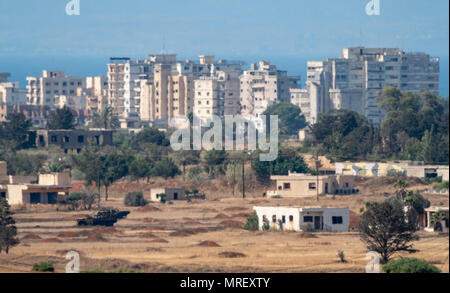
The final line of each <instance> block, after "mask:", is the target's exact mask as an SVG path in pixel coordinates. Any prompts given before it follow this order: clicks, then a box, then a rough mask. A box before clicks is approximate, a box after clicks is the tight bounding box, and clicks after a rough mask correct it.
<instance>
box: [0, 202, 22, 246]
mask: <svg viewBox="0 0 450 293" xmlns="http://www.w3.org/2000/svg"><path fill="white" fill-rule="evenodd" d="M13 215H14V213H13V212H11V211H10V206H9V204H8V202H7V201H6V199H4V198H0V254H1V253H2V252H3V251H5V252H6V254H8V252H9V249H10V248H11V247H14V246H16V245H17V244H19V239H18V238H17V227H16V226H15V224H16V221H15V220H14V218H13V217H12V216H13Z"/></svg>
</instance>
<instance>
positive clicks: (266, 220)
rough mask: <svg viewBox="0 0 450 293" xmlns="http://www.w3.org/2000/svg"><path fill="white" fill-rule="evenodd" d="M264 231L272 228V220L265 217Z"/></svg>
mask: <svg viewBox="0 0 450 293" xmlns="http://www.w3.org/2000/svg"><path fill="white" fill-rule="evenodd" d="M262 229H263V231H269V230H270V222H269V220H268V219H267V218H264V219H263V226H262Z"/></svg>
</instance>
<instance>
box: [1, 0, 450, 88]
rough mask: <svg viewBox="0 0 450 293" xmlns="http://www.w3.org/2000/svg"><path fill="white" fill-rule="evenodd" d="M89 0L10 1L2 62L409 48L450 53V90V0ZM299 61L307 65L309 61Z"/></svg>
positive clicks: (291, 56)
mask: <svg viewBox="0 0 450 293" xmlns="http://www.w3.org/2000/svg"><path fill="white" fill-rule="evenodd" d="M79 1H80V8H81V9H80V15H79V16H68V15H67V14H66V11H65V7H66V4H67V3H68V2H69V0H39V1H30V0H0V15H2V17H1V18H0V71H5V70H4V69H3V68H2V63H3V67H6V68H11V66H12V65H13V64H12V63H14V64H16V65H17V66H18V67H20V68H24V67H26V66H25V65H23V64H17V62H20V60H21V58H20V57H24V58H25V59H23V60H29V59H39V58H44V59H45V58H56V59H57V60H69V61H70V58H73V59H74V60H81V59H82V58H83V57H85V58H86V60H90V59H89V58H91V59H92V58H107V57H110V56H128V57H132V58H143V57H145V56H147V55H148V54H149V53H162V52H163V50H164V52H165V53H177V54H178V56H179V59H181V58H191V59H194V58H195V59H196V58H197V56H198V55H200V54H213V55H216V56H220V57H221V58H228V59H238V60H244V61H251V62H254V61H257V60H258V59H265V60H271V61H272V60H280V62H281V63H286V65H287V66H288V67H289V63H293V64H297V63H300V62H302V63H305V61H306V60H322V59H325V58H327V57H338V56H339V55H340V54H341V51H342V48H344V47H351V46H358V45H363V46H365V47H399V48H401V49H403V50H405V51H408V52H426V53H428V54H430V55H432V56H439V57H441V60H442V61H441V74H442V76H443V77H444V78H445V79H446V80H445V84H444V87H445V90H444V91H445V92H444V95H446V96H448V60H449V58H448V57H449V12H448V10H449V1H447V0H427V1H425V0H389V1H388V0H379V1H380V15H379V16H369V15H367V14H366V10H365V6H366V4H367V3H368V2H369V0H345V1H336V0H314V1H309V0H278V1H268V0H171V1H153V0H127V1H125V0H79ZM27 58H28V59H27ZM56 59H55V60H56ZM97 60H99V59H97ZM102 60H103V59H102ZM106 60H107V59H106ZM282 60H284V61H282ZM288 60H292V61H288ZM69 61H65V62H63V64H64V65H66V64H69V63H70V62H69ZM105 62H106V61H105ZM55 63H58V62H56V61H55ZM74 63H75V62H74ZM76 63H77V64H74V65H73V67H74V68H75V67H78V68H79V67H80V64H78V61H77V62H76ZM94 63H95V62H94ZM56 65H57V64H56ZM86 66H88V65H86ZM295 66H301V67H302V68H301V69H299V70H298V71H299V72H300V73H303V70H304V69H303V67H304V66H305V64H302V65H300V64H298V65H295ZM69 67H70V66H69ZM290 67H294V65H292V64H291V65H290ZM53 69H58V68H53ZM62 69H65V68H62ZM103 69H104V68H103ZM294 71H295V69H294ZM12 74H13V76H14V74H15V73H14V72H12ZM441 79H442V78H441Z"/></svg>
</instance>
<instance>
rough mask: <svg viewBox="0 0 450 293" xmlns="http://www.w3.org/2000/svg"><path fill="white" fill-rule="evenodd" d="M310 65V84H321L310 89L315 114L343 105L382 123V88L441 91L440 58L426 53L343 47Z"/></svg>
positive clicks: (309, 63)
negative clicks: (379, 100)
mask: <svg viewBox="0 0 450 293" xmlns="http://www.w3.org/2000/svg"><path fill="white" fill-rule="evenodd" d="M307 68H308V69H307V84H309V83H311V84H312V85H314V87H318V88H317V89H311V104H313V103H315V104H317V107H312V112H313V114H312V115H311V116H312V117H317V115H318V114H319V113H326V112H328V111H329V110H331V109H336V108H337V107H338V106H340V107H341V108H348V109H351V110H355V111H357V112H359V113H362V114H364V115H365V116H366V117H367V119H368V120H369V122H371V123H372V124H374V125H380V124H381V122H382V120H383V119H384V113H383V111H382V110H381V109H380V108H379V107H378V104H377V102H376V98H377V95H378V92H379V91H380V90H382V89H383V88H385V87H387V86H394V87H396V88H398V89H400V90H402V91H409V92H414V93H420V92H424V91H430V92H433V93H435V94H439V58H436V57H431V56H430V55H428V54H425V53H406V52H404V51H401V50H400V49H396V48H364V47H354V48H344V49H343V54H342V55H341V56H340V57H339V58H334V59H327V60H325V61H321V62H317V61H311V62H308V64H307ZM316 112H317V113H316ZM315 121H317V120H315Z"/></svg>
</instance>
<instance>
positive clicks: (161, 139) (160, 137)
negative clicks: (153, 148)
mask: <svg viewBox="0 0 450 293" xmlns="http://www.w3.org/2000/svg"><path fill="white" fill-rule="evenodd" d="M145 144H155V145H158V146H164V147H166V146H169V145H170V141H169V140H168V139H167V138H166V136H165V134H164V132H161V131H159V130H158V129H156V128H152V127H146V128H144V129H143V130H141V131H140V132H139V133H138V134H136V135H135V137H134V138H133V141H132V144H131V145H134V146H136V147H142V146H143V145H145Z"/></svg>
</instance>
